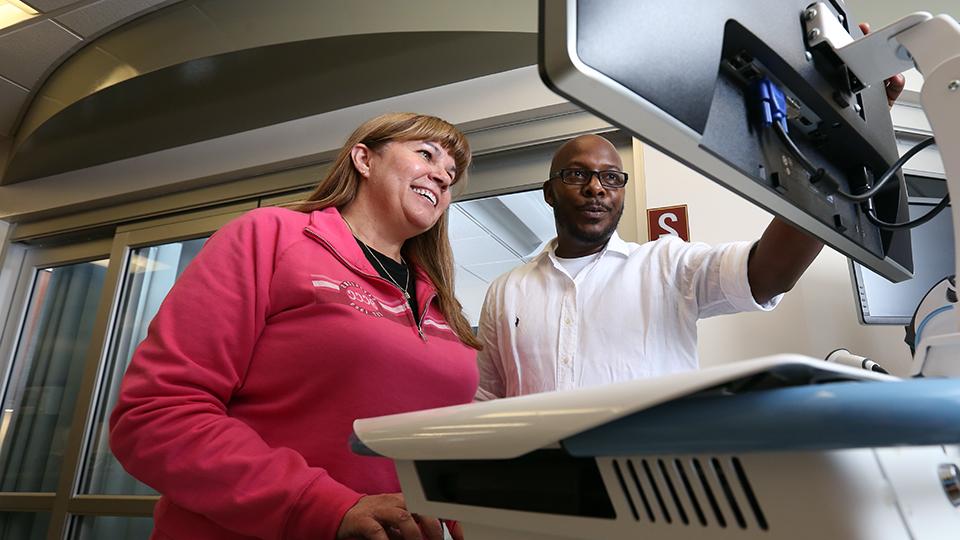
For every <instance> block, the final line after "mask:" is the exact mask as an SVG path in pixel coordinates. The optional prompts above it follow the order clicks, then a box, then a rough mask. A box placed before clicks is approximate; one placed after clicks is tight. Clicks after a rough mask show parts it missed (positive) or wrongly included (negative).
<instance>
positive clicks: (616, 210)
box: [477, 135, 823, 399]
mask: <svg viewBox="0 0 960 540" xmlns="http://www.w3.org/2000/svg"><path fill="white" fill-rule="evenodd" d="M626 181H627V175H626V173H624V172H623V165H622V162H621V160H620V155H619V154H618V153H617V150H616V148H615V147H614V146H613V145H612V144H611V143H610V142H609V141H607V140H606V139H604V138H602V137H599V136H597V135H584V136H581V137H577V138H575V139H573V140H571V141H569V142H567V143H566V144H564V145H563V146H562V147H561V148H560V149H559V150H558V151H557V153H556V154H555V155H554V158H553V162H552V164H551V167H550V179H548V180H547V181H546V182H544V184H543V193H544V199H545V200H546V201H547V203H548V204H549V205H550V206H552V207H553V210H554V217H555V220H556V225H557V238H555V239H554V240H552V241H551V242H550V244H549V245H548V246H547V247H546V248H545V249H544V251H543V252H542V253H540V254H539V255H538V256H537V257H536V258H535V259H533V260H532V261H530V262H529V263H527V264H525V265H523V266H520V267H519V268H516V269H514V270H512V271H510V272H508V273H507V274H505V275H503V276H500V277H499V278H497V279H496V280H495V281H494V282H493V284H492V285H491V286H490V289H489V290H488V292H487V297H486V300H485V302H484V307H483V310H482V313H481V317H480V330H479V336H480V340H481V342H482V343H483V350H482V351H481V352H480V353H479V356H478V363H479V368H480V388H479V390H478V392H477V399H491V398H496V397H511V396H518V395H523V394H531V393H536V392H545V391H550V390H566V389H571V388H579V387H586V386H595V385H599V384H605V383H611V382H617V381H624V380H630V379H636V378H640V377H653V376H658V375H665V374H668V373H674V372H679V371H686V370H692V369H696V368H697V365H698V362H697V351H696V347H697V327H696V324H697V319H700V318H705V317H711V316H714V315H720V314H724V313H735V312H741V311H751V310H767V309H772V308H773V307H774V306H775V305H776V304H777V302H778V301H779V295H780V294H782V293H783V292H785V291H788V290H789V289H790V288H791V287H793V285H794V284H795V283H796V281H797V279H799V277H800V275H801V274H802V273H803V271H804V270H805V269H806V268H807V267H808V266H809V265H810V263H811V262H813V259H814V258H815V257H816V256H817V254H818V253H819V252H820V250H821V248H822V247H823V244H822V243H821V242H820V241H819V240H816V239H815V238H813V237H811V236H808V235H807V234H806V233H803V232H800V231H798V230H797V229H795V228H793V227H791V226H789V225H787V224H786V223H784V222H782V221H780V220H778V219H774V220H773V222H772V223H771V224H770V226H769V227H768V228H767V230H766V231H765V232H764V234H763V236H762V237H761V238H760V240H759V241H758V242H756V243H753V242H737V243H731V244H724V245H719V246H716V247H711V246H708V245H706V244H701V243H686V242H683V241H682V240H679V239H678V238H676V237H665V238H663V239H660V240H656V241H652V242H647V243H645V244H642V245H641V244H636V243H630V242H624V241H623V240H622V239H620V237H619V236H617V234H616V232H615V231H616V227H617V223H618V222H619V220H620V216H621V214H622V213H623V186H624V185H625V184H626Z"/></svg>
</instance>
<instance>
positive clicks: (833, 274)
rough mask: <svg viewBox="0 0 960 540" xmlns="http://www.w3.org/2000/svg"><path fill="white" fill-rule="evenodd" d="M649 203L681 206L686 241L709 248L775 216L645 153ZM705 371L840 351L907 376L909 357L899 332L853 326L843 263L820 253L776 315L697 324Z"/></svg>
mask: <svg viewBox="0 0 960 540" xmlns="http://www.w3.org/2000/svg"><path fill="white" fill-rule="evenodd" d="M644 169H645V174H646V184H647V205H648V207H650V208H654V207H659V206H668V205H673V204H686V205H687V206H688V211H689V217H690V237H691V240H693V241H702V242H707V243H710V244H716V243H721V242H729V241H734V240H755V239H757V238H759V237H760V235H761V234H762V233H763V230H764V228H765V227H766V226H767V224H768V223H769V222H770V220H771V219H772V216H771V215H770V214H769V213H767V212H766V211H764V210H761V209H760V208H758V207H756V206H754V205H753V204H751V203H748V202H747V201H746V200H744V199H742V198H740V197H739V196H737V195H734V194H733V193H731V192H729V191H727V190H726V189H724V188H722V187H720V186H719V185H718V184H715V183H714V182H713V181H711V180H708V179H707V178H705V177H703V176H701V175H699V174H697V173H695V172H693V171H691V170H690V169H688V168H687V167H685V166H683V165H681V164H680V163H678V162H676V161H674V160H673V159H672V158H669V157H667V156H666V155H664V154H662V153H660V152H658V151H656V150H654V149H652V148H650V147H645V148H644ZM699 330H700V332H699V334H700V359H701V364H702V365H703V366H710V365H716V364H721V363H726V362H733V361H736V360H743V359H748V358H755V357H758V356H765V355H770V354H776V353H781V352H791V353H800V354H806V355H809V356H813V357H817V358H823V357H825V356H826V355H827V354H828V353H829V352H830V351H832V350H833V349H836V348H839V347H845V348H847V349H850V350H851V351H853V352H855V353H857V354H861V355H864V356H869V357H871V358H874V359H876V360H877V361H878V362H880V364H881V365H883V366H884V367H887V368H888V369H889V370H890V371H891V373H896V374H899V375H905V374H906V373H907V369H908V368H909V365H910V352H909V349H908V348H907V346H906V345H905V344H904V343H903V336H904V333H903V328H902V327H899V326H862V325H860V324H859V323H858V321H857V315H856V307H855V304H854V296H853V289H852V286H851V283H850V275H849V270H848V267H847V262H846V258H844V257H843V256H841V255H840V254H838V253H837V252H835V251H833V250H832V249H830V248H829V247H828V248H824V251H823V253H821V254H820V256H819V257H818V258H817V260H816V261H814V263H813V265H812V266H811V267H810V269H809V270H808V271H807V272H806V274H805V275H804V276H803V277H802V278H801V280H800V282H799V283H798V284H797V286H796V287H795V288H794V290H793V291H791V292H790V293H788V294H787V295H786V297H785V298H784V299H783V301H782V302H781V304H780V306H779V307H777V309H776V310H774V311H773V312H769V313H744V314H738V315H728V316H724V317H715V318H713V319H707V320H703V321H700V323H699Z"/></svg>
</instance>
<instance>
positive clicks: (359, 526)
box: [337, 493, 463, 540]
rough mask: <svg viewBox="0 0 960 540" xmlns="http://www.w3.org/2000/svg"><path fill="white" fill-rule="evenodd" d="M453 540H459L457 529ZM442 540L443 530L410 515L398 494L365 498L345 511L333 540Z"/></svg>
mask: <svg viewBox="0 0 960 540" xmlns="http://www.w3.org/2000/svg"><path fill="white" fill-rule="evenodd" d="M451 534H452V535H453V538H454V540H463V534H462V533H460V530H459V526H458V527H456V531H455V532H454V531H451ZM348 538H363V539H365V540H393V539H396V538H402V539H403V540H443V529H442V528H441V526H440V521H439V520H437V519H435V518H430V517H426V516H420V515H417V514H411V513H410V512H409V511H407V504H406V502H404V500H403V494H401V493H388V494H385V495H367V496H365V497H361V498H360V500H359V501H357V504H355V505H353V507H352V508H350V509H349V510H347V513H346V514H344V515H343V521H341V522H340V528H339V529H338V530H337V540H345V539H348Z"/></svg>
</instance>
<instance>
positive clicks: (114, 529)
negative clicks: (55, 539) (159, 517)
mask: <svg viewBox="0 0 960 540" xmlns="http://www.w3.org/2000/svg"><path fill="white" fill-rule="evenodd" d="M78 522H79V526H77V527H75V528H74V531H75V532H74V533H73V535H72V536H71V537H72V538H73V539H74V540H101V539H105V538H109V539H110V540H149V538H150V533H151V532H152V531H153V518H150V517H117V516H81V517H79V518H78Z"/></svg>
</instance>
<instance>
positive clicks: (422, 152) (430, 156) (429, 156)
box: [417, 150, 433, 161]
mask: <svg viewBox="0 0 960 540" xmlns="http://www.w3.org/2000/svg"><path fill="white" fill-rule="evenodd" d="M417 152H419V153H420V155H421V156H423V157H424V158H426V159H427V161H429V160H431V159H433V154H431V153H430V151H429V150H417Z"/></svg>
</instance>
